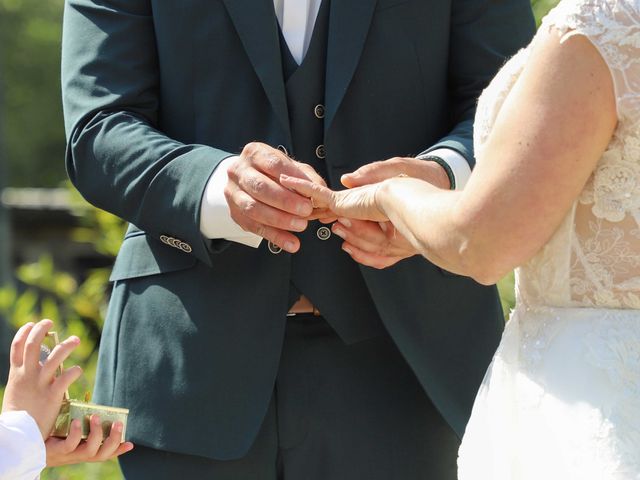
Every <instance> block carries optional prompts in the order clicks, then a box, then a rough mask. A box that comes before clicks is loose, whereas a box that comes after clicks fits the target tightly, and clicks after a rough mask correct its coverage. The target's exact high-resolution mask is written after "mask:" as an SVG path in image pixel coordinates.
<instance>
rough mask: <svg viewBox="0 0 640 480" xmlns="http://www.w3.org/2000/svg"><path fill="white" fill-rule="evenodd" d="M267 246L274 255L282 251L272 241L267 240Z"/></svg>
mask: <svg viewBox="0 0 640 480" xmlns="http://www.w3.org/2000/svg"><path fill="white" fill-rule="evenodd" d="M267 248H268V249H269V251H270V252H271V253H273V254H274V255H278V254H279V253H280V252H281V251H282V249H281V248H280V247H279V246H278V245H276V244H275V243H273V242H269V243H267Z"/></svg>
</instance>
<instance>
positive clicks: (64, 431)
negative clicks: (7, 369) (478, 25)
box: [48, 332, 129, 443]
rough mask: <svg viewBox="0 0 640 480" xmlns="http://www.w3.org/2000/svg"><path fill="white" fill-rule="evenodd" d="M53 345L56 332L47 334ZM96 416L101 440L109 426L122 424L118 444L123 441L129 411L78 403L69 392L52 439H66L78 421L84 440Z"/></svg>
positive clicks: (106, 434) (66, 393)
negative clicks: (100, 429)
mask: <svg viewBox="0 0 640 480" xmlns="http://www.w3.org/2000/svg"><path fill="white" fill-rule="evenodd" d="M48 336H50V337H51V338H52V339H53V341H54V343H55V344H56V345H57V344H58V343H59V340H58V334H57V333H56V332H50V333H49V334H48ZM60 371H62V365H60ZM93 415H98V416H99V417H100V421H101V422H102V438H103V439H106V438H107V437H108V436H109V434H110V433H111V425H113V423H114V422H121V423H122V438H121V439H120V443H122V442H124V441H125V436H126V433H127V418H128V415H129V410H128V409H127V408H116V407H108V406H105V405H96V404H95V403H90V402H89V401H84V402H82V401H79V400H74V399H71V398H69V392H68V391H67V392H65V397H64V400H63V402H62V407H61V408H60V412H59V413H58V417H57V418H56V423H55V426H54V428H53V432H52V433H51V435H52V436H54V437H62V438H66V437H67V436H68V435H69V431H70V429H71V422H72V421H73V420H76V419H78V420H80V422H81V426H82V438H83V439H86V438H87V436H88V435H89V430H90V424H91V417H92V416H93Z"/></svg>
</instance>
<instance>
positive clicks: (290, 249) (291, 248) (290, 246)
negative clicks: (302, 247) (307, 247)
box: [284, 242, 296, 253]
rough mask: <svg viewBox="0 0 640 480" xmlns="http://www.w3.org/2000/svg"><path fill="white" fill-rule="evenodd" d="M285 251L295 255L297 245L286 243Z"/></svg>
mask: <svg viewBox="0 0 640 480" xmlns="http://www.w3.org/2000/svg"><path fill="white" fill-rule="evenodd" d="M284 249H285V250H286V251H287V252H289V253H294V251H295V249H296V245H295V243H293V242H285V244H284Z"/></svg>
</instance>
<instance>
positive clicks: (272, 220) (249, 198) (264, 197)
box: [224, 142, 325, 253]
mask: <svg viewBox="0 0 640 480" xmlns="http://www.w3.org/2000/svg"><path fill="white" fill-rule="evenodd" d="M281 174H286V175H289V176H291V177H297V178H306V179H309V180H310V181H312V182H317V183H321V184H323V185H324V184H325V183H324V180H323V179H322V177H320V176H319V175H318V174H317V173H316V172H315V170H314V169H313V168H312V167H311V166H309V165H305V164H302V163H298V162H296V161H295V160H293V159H291V158H289V157H288V156H287V155H285V154H284V153H282V152H281V151H280V150H277V149H275V148H272V147H270V146H269V145H266V144H264V143H258V142H252V143H249V144H247V145H246V146H245V147H244V148H243V150H242V153H241V154H240V156H239V157H238V159H237V160H236V161H235V162H234V163H232V164H231V165H230V167H229V170H228V176H229V181H228V182H227V186H226V188H225V191H224V194H225V198H226V199H227V203H228V204H229V210H230V212H231V218H233V220H234V221H235V222H236V223H237V224H238V225H240V227H242V228H243V229H244V230H246V231H249V232H253V233H255V234H257V235H259V236H261V237H263V238H265V239H266V240H268V241H270V242H273V243H275V244H276V245H278V246H279V247H281V248H283V249H284V250H286V251H287V252H290V253H294V252H296V251H298V249H299V248H300V240H299V239H298V237H296V236H295V235H294V234H293V233H291V232H301V231H303V230H304V229H305V228H307V221H308V219H309V218H313V217H312V215H313V206H312V205H311V201H310V200H309V199H308V198H306V197H303V196H301V195H298V194H297V193H295V192H292V191H291V190H289V189H287V188H284V187H283V186H282V185H280V182H279V179H280V175H281Z"/></svg>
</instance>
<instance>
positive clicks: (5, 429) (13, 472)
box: [0, 411, 47, 480]
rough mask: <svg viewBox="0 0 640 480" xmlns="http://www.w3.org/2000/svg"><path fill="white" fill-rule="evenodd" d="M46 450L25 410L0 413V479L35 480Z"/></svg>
mask: <svg viewBox="0 0 640 480" xmlns="http://www.w3.org/2000/svg"><path fill="white" fill-rule="evenodd" d="M46 463H47V452H46V450H45V447H44V442H43V441H42V434H41V433H40V429H39V428H38V424H37V423H36V421H35V420H34V419H33V418H32V417H31V415H29V414H28V413H27V412H24V411H20V412H5V413H3V414H1V415H0V480H36V479H38V478H40V472H41V471H42V469H43V468H44V467H45V466H46Z"/></svg>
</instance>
